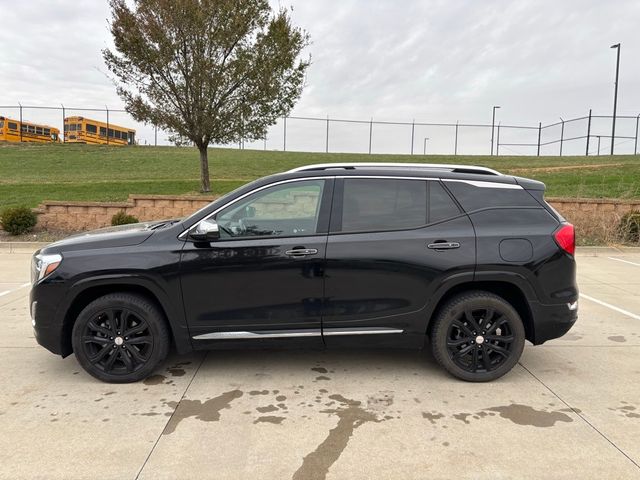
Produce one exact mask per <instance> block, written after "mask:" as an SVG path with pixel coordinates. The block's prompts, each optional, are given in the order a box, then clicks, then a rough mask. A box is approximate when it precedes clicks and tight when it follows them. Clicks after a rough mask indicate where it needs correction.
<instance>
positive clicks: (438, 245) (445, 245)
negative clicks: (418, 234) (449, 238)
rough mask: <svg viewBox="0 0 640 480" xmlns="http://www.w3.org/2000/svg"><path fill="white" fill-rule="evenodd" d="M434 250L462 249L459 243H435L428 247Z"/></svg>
mask: <svg viewBox="0 0 640 480" xmlns="http://www.w3.org/2000/svg"><path fill="white" fill-rule="evenodd" d="M427 247H428V248H430V249H432V250H452V249H454V248H460V244H459V243H458V242H435V243H430V244H429V245H427Z"/></svg>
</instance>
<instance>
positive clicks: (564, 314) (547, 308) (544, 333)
mask: <svg viewBox="0 0 640 480" xmlns="http://www.w3.org/2000/svg"><path fill="white" fill-rule="evenodd" d="M530 305H531V313H532V315H533V339H532V343H533V344H534V345H540V344H542V343H544V342H546V341H547V340H552V339H554V338H558V337H561V336H562V335H564V334H565V333H567V332H568V331H569V330H570V329H571V327H573V324H574V323H576V320H578V299H577V298H576V299H574V300H572V301H571V302H569V303H562V304H554V305H546V304H542V303H538V302H531V304H530Z"/></svg>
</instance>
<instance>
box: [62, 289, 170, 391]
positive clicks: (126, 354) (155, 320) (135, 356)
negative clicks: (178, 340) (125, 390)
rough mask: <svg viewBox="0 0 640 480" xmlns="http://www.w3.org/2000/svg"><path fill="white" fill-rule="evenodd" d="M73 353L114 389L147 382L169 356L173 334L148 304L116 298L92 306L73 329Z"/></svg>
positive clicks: (128, 297) (107, 297) (142, 299)
mask: <svg viewBox="0 0 640 480" xmlns="http://www.w3.org/2000/svg"><path fill="white" fill-rule="evenodd" d="M71 342H72V344H73V351H74V353H75V354H76V358H77V359H78V362H79V363H80V365H81V366H82V368H84V369H85V370H86V371H87V372H88V373H89V374H90V375H93V376H94V377H95V378H97V379H99V380H102V381H103V382H109V383H131V382H137V381H139V380H143V379H145V378H147V377H148V376H149V375H151V373H152V372H153V371H154V370H155V369H156V367H158V365H159V364H160V363H161V362H162V361H163V360H164V359H165V358H166V356H167V354H168V352H169V343H170V338H169V328H168V327H167V323H166V321H165V318H164V314H163V313H162V312H161V311H160V309H159V308H158V307H157V306H156V305H155V304H154V303H153V302H151V301H149V300H148V299H147V298H145V297H143V296H141V295H136V294H131V293H111V294H108V295H105V296H103V297H100V298H98V299H96V300H94V301H93V302H91V303H90V304H89V305H87V306H86V307H85V308H84V309H83V310H82V312H80V315H78V318H77V319H76V322H75V324H74V326H73V331H72V333H71Z"/></svg>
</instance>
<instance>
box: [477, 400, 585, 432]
mask: <svg viewBox="0 0 640 480" xmlns="http://www.w3.org/2000/svg"><path fill="white" fill-rule="evenodd" d="M484 410H487V411H492V412H497V413H499V414H500V416H501V417H502V418H506V419H507V420H511V421H512V422H513V423H516V424H518V425H529V426H532V427H553V426H554V425H555V424H556V422H573V419H572V418H571V417H570V416H569V415H567V414H566V413H563V412H561V411H552V412H547V411H546V410H536V409H535V408H533V407H530V406H528V405H521V404H518V403H512V404H511V405H506V406H501V407H490V408H485V409H484Z"/></svg>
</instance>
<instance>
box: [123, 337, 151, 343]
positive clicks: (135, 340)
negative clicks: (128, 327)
mask: <svg viewBox="0 0 640 480" xmlns="http://www.w3.org/2000/svg"><path fill="white" fill-rule="evenodd" d="M152 340H153V339H152V338H151V337H150V336H148V335H145V336H143V337H133V338H130V339H129V340H127V344H128V345H147V344H149V345H150V344H151V343H152Z"/></svg>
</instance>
